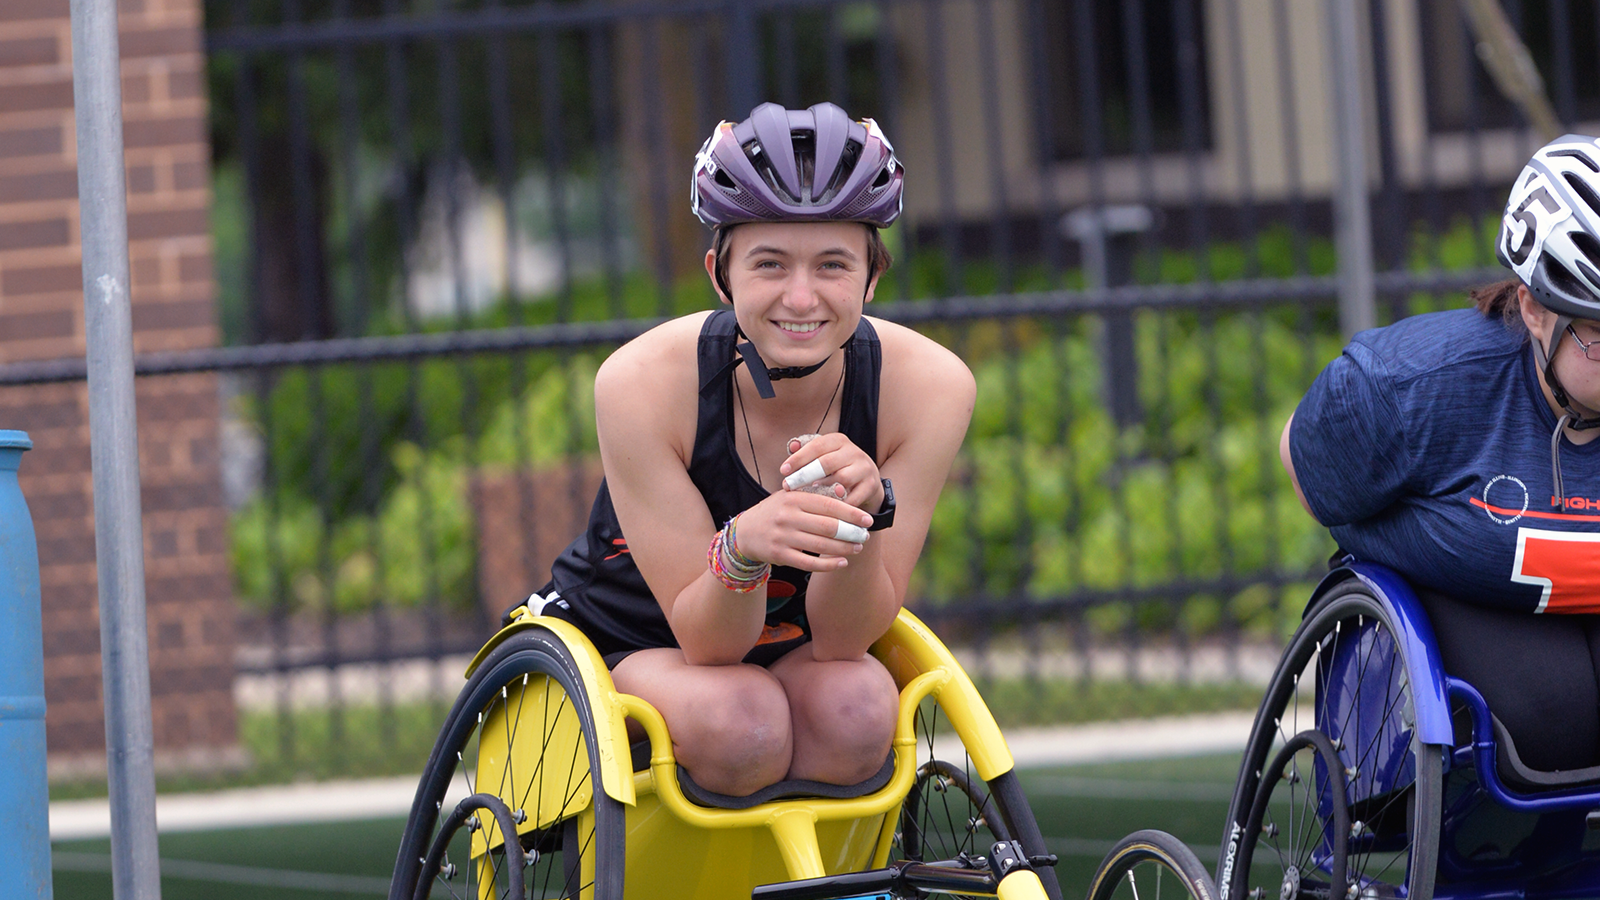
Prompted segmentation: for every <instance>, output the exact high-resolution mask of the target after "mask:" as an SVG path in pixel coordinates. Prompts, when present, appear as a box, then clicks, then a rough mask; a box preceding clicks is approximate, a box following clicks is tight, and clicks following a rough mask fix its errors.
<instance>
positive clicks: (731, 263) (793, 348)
mask: <svg viewBox="0 0 1600 900" xmlns="http://www.w3.org/2000/svg"><path fill="white" fill-rule="evenodd" d="M715 265H716V259H715V258H714V256H713V255H712V254H711V253H707V254H706V271H707V272H708V273H710V272H712V271H713V270H714V267H715ZM726 275H727V279H728V289H729V290H731V291H732V292H733V296H734V297H736V298H738V300H737V302H735V303H734V304H733V311H734V315H736V316H737V317H738V319H739V327H740V328H742V329H743V330H744V333H745V335H746V336H747V337H749V338H750V340H752V341H754V342H755V345H756V348H757V349H758V350H760V351H761V356H762V358H763V359H765V360H766V362H767V365H769V366H802V365H811V364H812V363H816V362H819V361H820V360H822V359H825V358H826V357H827V356H828V355H829V354H831V353H832V352H833V351H834V350H837V349H838V348H839V346H840V345H841V344H843V343H844V342H845V341H846V340H847V339H848V338H849V337H850V335H852V334H854V333H855V330H856V323H857V322H858V321H859V320H860V319H861V307H862V304H863V303H867V302H870V301H871V300H872V291H873V289H874V288H875V287H876V286H877V285H876V281H875V279H873V278H872V277H871V276H870V274H869V271H868V269H867V228H866V226H865V225H861V224H859V223H856V222H752V223H750V224H748V225H740V226H738V227H737V228H735V229H733V233H732V234H730V235H728V256H727V269H726ZM715 282H716V279H715V277H713V278H712V283H713V284H715ZM722 299H723V301H724V302H728V301H729V298H727V297H723V298H722Z"/></svg>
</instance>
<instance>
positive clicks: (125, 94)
mask: <svg viewBox="0 0 1600 900" xmlns="http://www.w3.org/2000/svg"><path fill="white" fill-rule="evenodd" d="M153 93H154V91H153V90H152V89H151V87H150V76H149V75H143V74H140V75H124V76H122V103H123V105H124V106H126V105H138V104H140V103H149V102H150V97H151V95H152V94H153Z"/></svg>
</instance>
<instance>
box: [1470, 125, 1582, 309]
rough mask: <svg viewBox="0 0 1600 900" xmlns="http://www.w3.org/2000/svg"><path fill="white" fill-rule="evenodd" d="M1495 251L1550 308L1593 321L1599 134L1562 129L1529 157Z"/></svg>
mask: <svg viewBox="0 0 1600 900" xmlns="http://www.w3.org/2000/svg"><path fill="white" fill-rule="evenodd" d="M1495 255H1496V256H1498V257H1499V258H1500V261H1501V262H1502V263H1504V264H1505V265H1506V266H1508V267H1509V268H1510V269H1511V270H1512V271H1514V272H1516V273H1517V276H1518V277H1519V278H1521V279H1522V283H1523V284H1526V285H1527V286H1528V290H1530V291H1532V292H1533V296H1534V297H1535V298H1536V299H1537V300H1538V301H1539V302H1540V303H1542V304H1544V305H1545V306H1547V307H1549V308H1550V310H1551V311H1552V312H1555V313H1557V314H1558V315H1562V316H1567V317H1570V318H1574V319H1600V139H1596V138H1592V137H1587V136H1585V135H1581V134H1569V135H1565V136H1563V137H1559V138H1557V139H1555V140H1553V141H1551V142H1550V143H1548V144H1546V145H1544V146H1543V147H1541V148H1539V151H1538V152H1537V153H1535V154H1533V159H1530V160H1528V165H1527V166H1526V167H1524V168H1523V170H1522V174H1521V175H1519V176H1517V182H1516V184H1515V185H1514V186H1513V187H1512V188H1511V199H1510V200H1509V201H1508V202H1507V203H1506V213H1505V218H1503V219H1502V220H1501V221H1500V238H1499V240H1497V241H1496V242H1495ZM1557 337H1558V339H1559V335H1558V336H1557Z"/></svg>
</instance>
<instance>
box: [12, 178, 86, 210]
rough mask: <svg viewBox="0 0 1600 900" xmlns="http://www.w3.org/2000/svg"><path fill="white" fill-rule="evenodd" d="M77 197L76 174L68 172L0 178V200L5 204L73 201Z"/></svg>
mask: <svg viewBox="0 0 1600 900" xmlns="http://www.w3.org/2000/svg"><path fill="white" fill-rule="evenodd" d="M77 197H78V173H77V172H73V171H70V170H69V171H61V172H34V173H30V174H27V175H11V176H6V177H0V198H3V199H4V201H5V202H7V203H36V202H38V201H40V200H75V199H77Z"/></svg>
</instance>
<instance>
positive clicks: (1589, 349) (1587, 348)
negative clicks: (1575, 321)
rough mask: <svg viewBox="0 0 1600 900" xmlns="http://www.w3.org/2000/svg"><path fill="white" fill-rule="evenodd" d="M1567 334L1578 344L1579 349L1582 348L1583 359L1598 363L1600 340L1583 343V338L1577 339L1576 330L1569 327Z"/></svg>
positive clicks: (1599, 360) (1599, 358)
mask: <svg viewBox="0 0 1600 900" xmlns="http://www.w3.org/2000/svg"><path fill="white" fill-rule="evenodd" d="M1567 334H1570V335H1572V339H1573V340H1575V341H1577V342H1578V346H1579V347H1581V348H1583V355H1584V356H1585V357H1587V358H1589V359H1590V360H1592V361H1594V362H1600V340H1597V341H1590V342H1588V343H1584V340H1583V338H1581V337H1578V332H1577V329H1575V328H1573V327H1572V326H1571V325H1568V326H1567Z"/></svg>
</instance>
